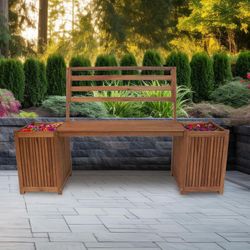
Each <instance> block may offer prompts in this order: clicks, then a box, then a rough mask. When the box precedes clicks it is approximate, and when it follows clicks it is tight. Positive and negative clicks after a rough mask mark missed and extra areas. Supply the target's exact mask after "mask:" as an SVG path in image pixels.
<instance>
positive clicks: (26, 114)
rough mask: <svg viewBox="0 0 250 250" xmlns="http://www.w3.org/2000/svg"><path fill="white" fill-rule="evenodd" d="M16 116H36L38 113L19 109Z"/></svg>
mask: <svg viewBox="0 0 250 250" xmlns="http://www.w3.org/2000/svg"><path fill="white" fill-rule="evenodd" d="M18 117H20V118H37V117H38V115H37V114H36V113H35V112H26V111H21V112H20V113H19V114H18Z"/></svg>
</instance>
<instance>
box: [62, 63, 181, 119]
mask: <svg viewBox="0 0 250 250" xmlns="http://www.w3.org/2000/svg"><path fill="white" fill-rule="evenodd" d="M117 70H119V71H124V70H126V71H130V70H131V71H133V70H138V71H143V70H148V71H162V72H164V74H163V75H156V74H155V75H143V74H140V75H129V74H128V75H119V74H117V75H74V74H73V72H80V71H90V72H93V71H117ZM66 79H67V83H66V121H70V104H71V103H72V102H172V103H173V119H174V120H175V121H176V68H175V67H69V68H67V72H66ZM110 80H122V81H136V80H137V81H156V80H159V81H167V82H169V83H170V84H169V85H162V86H73V82H74V81H84V82H86V81H110ZM89 91H170V92H171V96H170V97H139V96H138V97H86V96H81V97H72V93H73V92H89Z"/></svg>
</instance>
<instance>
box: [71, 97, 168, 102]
mask: <svg viewBox="0 0 250 250" xmlns="http://www.w3.org/2000/svg"><path fill="white" fill-rule="evenodd" d="M71 102H173V98H172V97H71Z"/></svg>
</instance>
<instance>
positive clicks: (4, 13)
mask: <svg viewBox="0 0 250 250" xmlns="http://www.w3.org/2000/svg"><path fill="white" fill-rule="evenodd" d="M9 39H10V37H9V3H8V0H0V56H1V55H3V56H4V57H8V54H9Z"/></svg>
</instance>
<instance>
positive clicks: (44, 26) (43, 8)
mask: <svg viewBox="0 0 250 250" xmlns="http://www.w3.org/2000/svg"><path fill="white" fill-rule="evenodd" d="M47 31H48V0H40V1H39V20H38V52H39V53H43V52H44V50H45V48H46V45H47Z"/></svg>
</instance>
